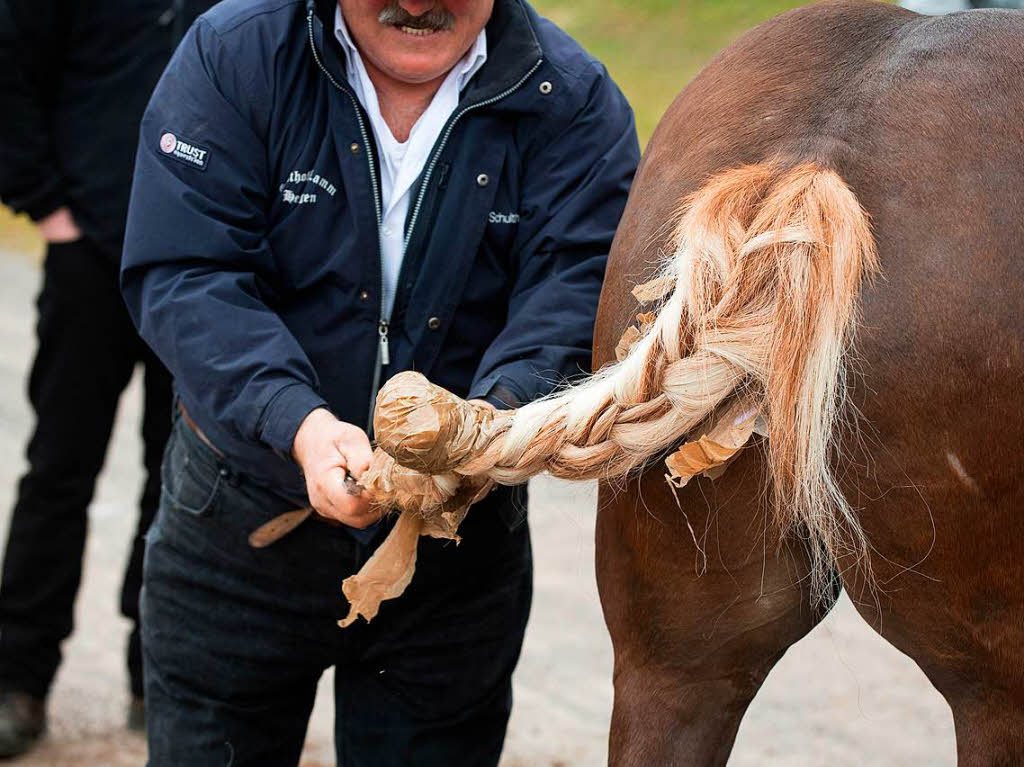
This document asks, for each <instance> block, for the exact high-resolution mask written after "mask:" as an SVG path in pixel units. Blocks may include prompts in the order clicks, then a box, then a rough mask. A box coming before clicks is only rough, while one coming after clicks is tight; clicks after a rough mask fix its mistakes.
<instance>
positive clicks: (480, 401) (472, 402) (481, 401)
mask: <svg viewBox="0 0 1024 767" xmlns="http://www.w3.org/2000/svg"><path fill="white" fill-rule="evenodd" d="M469 404H470V405H478V406H479V407H485V408H487V409H488V410H497V408H496V407H494V405H492V404H491V403H490V402H488V401H487V400H485V399H471V400H470V401H469Z"/></svg>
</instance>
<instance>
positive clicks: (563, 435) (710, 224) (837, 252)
mask: <svg viewBox="0 0 1024 767" xmlns="http://www.w3.org/2000/svg"><path fill="white" fill-rule="evenodd" d="M673 242H674V243H675V251H674V253H673V255H672V256H671V258H670V259H669V260H668V262H667V264H666V266H665V268H664V272H663V273H662V275H661V276H660V277H659V278H658V279H657V280H655V281H653V282H651V283H647V285H646V286H643V287H644V288H647V289H648V291H649V292H651V291H653V293H654V294H655V295H657V294H660V295H661V296H662V301H663V303H662V304H661V306H660V308H659V310H658V312H657V315H656V317H655V316H654V315H638V317H639V318H641V319H646V320H647V322H646V323H643V324H644V328H643V330H642V331H640V332H639V333H636V332H634V334H635V335H638V336H639V337H638V338H637V340H636V341H635V343H634V344H633V346H632V348H631V349H630V351H629V353H628V354H626V356H625V357H624V358H623V359H621V360H620V361H619V362H618V363H617V364H614V365H611V366H608V367H606V368H604V369H603V370H601V371H600V372H598V373H597V374H596V375H594V376H592V377H591V378H589V379H588V380H586V381H585V382H583V383H581V384H579V385H577V386H573V387H571V388H568V389H565V390H562V391H561V392H558V393H556V394H554V395H552V396H550V397H547V398H545V399H542V400H538V401H536V402H534V403H531V404H529V405H526V406H524V407H522V408H520V409H518V410H517V411H514V412H512V413H511V414H509V415H501V414H499V415H498V416H495V417H494V418H493V419H489V420H482V421H479V422H478V423H477V424H476V425H475V426H474V427H472V428H467V426H466V422H467V418H465V417H462V416H460V417H459V418H456V419H454V420H453V421H452V422H451V424H449V426H448V427H445V426H444V425H443V424H442V425H441V426H440V427H439V428H436V429H433V430H430V429H428V430H427V431H432V433H431V434H430V435H429V436H427V437H424V427H423V425H424V423H425V421H424V420H423V419H422V418H421V419H419V420H418V423H419V426H418V427H417V428H414V429H408V430H406V431H405V432H404V436H401V437H396V435H395V434H394V433H391V434H390V435H389V434H388V429H387V428H386V424H385V425H382V424H380V423H378V424H377V426H376V430H377V436H378V439H379V440H380V441H381V444H382V446H383V447H384V449H385V450H386V451H387V452H388V453H389V454H390V455H392V456H393V457H394V458H395V460H397V462H398V463H399V464H402V465H404V466H405V467H408V468H410V469H415V470H416V471H418V472H423V473H425V474H430V475H435V477H434V478H435V479H439V478H440V476H439V475H444V476H447V477H448V478H449V479H450V478H451V477H452V476H453V473H454V475H461V476H463V477H481V478H482V477H486V478H488V479H490V480H494V481H497V482H500V483H503V484H515V483H520V482H524V481H526V480H527V479H528V478H530V477H532V476H534V475H536V474H539V473H542V472H545V471H547V472H550V473H551V474H553V475H555V476H558V477H565V478H569V479H588V478H598V479H606V480H607V479H613V478H615V477H621V476H624V475H625V474H627V473H628V472H630V471H633V470H634V469H637V468H640V467H642V466H643V465H645V464H647V463H649V462H650V461H651V459H652V458H654V457H656V456H658V455H660V454H663V453H664V452H665V451H666V450H667V449H668V448H670V447H672V446H673V445H674V444H676V443H678V442H679V441H680V440H681V439H683V438H685V437H686V436H687V434H691V433H692V432H693V430H694V429H695V428H696V427H698V426H699V425H701V424H702V422H704V421H706V419H708V418H709V416H712V414H713V413H715V412H716V409H717V412H719V413H720V412H721V408H720V407H719V406H720V405H722V403H723V402H724V401H726V400H727V399H730V398H731V397H733V395H738V396H742V397H744V398H747V399H749V400H751V401H753V403H755V407H757V408H758V409H759V410H760V413H761V416H762V417H763V419H764V421H765V423H766V431H767V435H768V440H767V458H768V466H769V469H770V474H771V479H772V486H773V491H772V493H773V500H774V504H773V508H774V513H775V521H776V523H777V527H778V528H779V530H780V531H782V532H785V531H788V530H792V529H794V528H796V529H802V531H803V532H804V534H805V535H809V536H810V539H811V541H812V542H813V544H814V545H811V546H809V551H810V554H811V557H812V565H813V567H812V584H811V587H812V595H814V597H816V598H817V597H820V596H821V595H822V593H823V591H824V589H825V585H826V582H827V578H828V576H829V569H830V567H832V566H833V563H835V562H836V561H839V560H840V559H842V558H843V557H846V556H848V555H850V554H854V555H855V556H857V558H858V559H859V558H860V557H859V555H860V554H862V553H863V552H864V551H865V541H864V537H863V533H862V531H861V528H860V526H859V524H858V522H857V520H856V518H855V516H854V515H853V513H852V510H851V509H850V507H849V505H848V504H847V503H846V501H845V499H844V498H843V495H842V493H841V492H840V490H839V488H838V487H837V484H836V481H835V479H834V476H833V474H832V470H831V462H832V460H834V458H835V455H834V454H833V453H834V443H833V436H834V431H835V428H836V423H837V420H838V418H839V414H840V411H841V405H842V401H843V398H844V393H845V385H844V365H843V363H844V357H845V355H846V353H847V350H848V348H849V345H850V342H851V335H852V332H853V329H854V327H855V325H856V317H857V307H858V295H859V291H860V286H861V283H862V282H863V281H864V278H865V277H868V276H870V275H872V274H873V273H874V272H875V271H876V270H877V256H876V253H875V247H874V242H873V239H872V237H871V233H870V229H869V226H868V220H867V215H866V214H865V212H864V211H863V209H862V208H861V206H860V204H859V203H858V202H857V199H856V197H855V196H854V194H853V192H852V191H851V190H850V189H849V187H847V186H846V184H845V183H844V182H843V180H842V179H841V178H840V177H839V176H838V175H837V174H836V173H835V172H834V171H832V170H829V169H826V168H823V167H821V166H819V165H816V164H813V163H805V164H801V165H797V166H792V165H790V166H788V167H787V166H785V165H783V164H782V163H778V162H766V163H761V164H756V165H749V166H744V167H739V168H734V169H731V170H727V171H725V172H723V173H720V174H718V175H716V176H714V177H712V178H711V179H710V180H709V181H708V183H706V184H705V186H704V187H703V188H701V189H700V190H699V191H698V192H696V193H695V194H693V195H692V196H691V197H689V198H688V199H687V200H686V201H685V202H684V204H683V205H682V207H681V209H680V214H679V220H678V224H677V227H676V230H675V235H674V240H673ZM658 286H660V288H661V289H660V290H659V289H658ZM648 297H650V296H648ZM638 298H641V299H643V296H641V295H639V294H638ZM403 375H405V374H403ZM393 380H394V379H393ZM399 388H400V387H399ZM383 395H384V392H382V396H383ZM463 404H465V403H463ZM415 420H416V419H413V421H415ZM428 420H429V422H430V423H431V424H437V423H438V422H439V421H443V420H444V419H443V418H440V419H437V418H431V419H428ZM410 423H411V422H410ZM382 426H383V428H382Z"/></svg>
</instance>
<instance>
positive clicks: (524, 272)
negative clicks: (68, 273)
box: [122, 0, 639, 498]
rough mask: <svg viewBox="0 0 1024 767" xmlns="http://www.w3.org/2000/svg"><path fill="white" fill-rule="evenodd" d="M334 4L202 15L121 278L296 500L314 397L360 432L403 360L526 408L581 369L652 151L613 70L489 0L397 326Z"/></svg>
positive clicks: (535, 21) (246, 449) (462, 390)
mask: <svg viewBox="0 0 1024 767" xmlns="http://www.w3.org/2000/svg"><path fill="white" fill-rule="evenodd" d="M334 7H335V6H334V0H323V2H320V0H317V5H314V2H313V0H257V1H256V2H253V0H226V2H222V3H220V4H219V5H217V6H215V7H214V8H213V9H212V10H210V11H209V12H207V13H206V14H204V15H203V16H201V17H200V18H199V20H198V21H197V22H196V23H195V24H194V25H193V26H192V28H191V29H190V30H189V32H188V34H187V35H186V36H185V39H184V41H183V42H182V44H181V46H180V47H179V48H178V50H177V52H176V53H175V55H174V57H173V59H172V60H171V63H170V64H169V65H168V67H167V70H166V71H165V72H164V75H163V77H162V78H161V80H160V83H159V85H158V86H157V88H156V91H155V92H154V94H153V96H152V99H151V100H150V103H149V106H148V108H147V110H146V114H145V117H144V118H143V122H142V128H141V133H140V144H139V149H138V154H137V157H136V170H135V182H134V187H133V190H132V199H131V206H130V210H129V215H128V227H127V237H126V243H125V250H124V256H123V266H122V288H123V292H124V296H125V299H126V301H127V304H128V307H129V309H130V311H131V313H132V316H133V318H134V319H135V322H136V324H137V325H138V328H139V331H140V332H141V334H142V336H143V337H144V338H145V339H146V340H147V341H148V342H149V343H150V345H151V346H152V347H153V348H154V349H155V350H156V352H157V353H158V354H159V356H160V357H161V358H162V359H163V361H164V362H165V363H166V364H167V367H168V368H169V369H170V370H171V372H172V373H173V374H174V377H175V380H176V386H177V389H178V393H179V395H180V397H181V399H182V401H183V403H184V404H185V406H186V407H187V408H188V411H189V413H190V414H191V416H192V417H193V418H194V419H195V421H197V422H198V424H199V426H200V427H201V428H202V429H203V430H204V432H205V433H206V435H207V436H208V437H209V438H210V440H211V441H212V442H213V443H214V444H215V445H216V446H217V447H218V448H220V449H221V450H222V451H223V452H224V453H225V454H226V455H227V456H228V457H229V460H231V461H232V462H233V463H235V464H237V465H238V468H239V469H240V470H241V471H243V472H245V473H247V474H249V475H250V476H252V477H253V478H255V479H257V480H261V481H263V482H265V483H267V484H269V485H270V486H272V487H274V488H276V489H277V490H279V491H280V492H281V493H282V494H285V495H287V496H288V497H295V498H301V497H303V496H304V494H305V493H304V482H303V480H302V477H301V475H300V472H299V470H298V467H297V466H296V465H295V464H294V463H293V462H292V461H291V460H290V458H289V457H288V456H289V454H290V451H291V446H292V440H293V438H294V436H295V432H296V431H297V429H298V426H299V424H300V423H301V422H302V420H303V418H304V417H305V416H306V415H307V414H308V413H309V412H310V411H311V410H312V409H314V408H316V407H320V406H326V407H328V408H330V410H331V411H332V412H333V413H334V414H335V415H336V416H337V417H338V418H340V419H341V420H343V421H348V422H350V423H354V424H357V425H359V426H362V427H367V426H368V421H369V416H370V413H371V407H372V401H373V397H374V394H375V392H376V390H377V388H378V386H379V384H381V383H382V382H383V381H384V380H386V379H387V378H388V377H390V376H392V375H394V374H395V373H398V372H400V371H403V370H410V369H412V370H418V371H420V372H422V373H424V374H425V375H427V376H428V377H429V378H431V379H432V380H433V381H435V382H436V383H438V384H440V385H442V386H445V387H447V388H448V389H450V390H452V391H453V392H455V393H457V394H459V395H462V396H470V397H481V398H490V399H491V400H492V401H498V400H500V401H505V402H506V403H507V404H517V403H524V402H528V401H530V400H532V399H535V398H537V397H538V396H541V395H543V394H545V393H547V392H549V391H550V390H551V389H552V388H553V386H554V385H555V384H556V383H557V382H559V381H560V380H563V379H564V377H566V376H570V375H573V374H576V373H579V372H580V371H581V370H586V369H588V367H589V357H590V347H591V335H592V330H593V323H594V315H595V311H596V306H597V300H598V295H599V293H600V288H601V281H602V278H603V272H604V266H605V261H606V257H607V254H608V250H609V248H610V245H611V241H612V236H613V233H614V231H615V227H616V225H617V223H618V220H619V217H620V215H621V214H622V210H623V207H624V206H625V203H626V196H627V193H628V190H629V185H630V182H631V180H632V178H633V173H634V171H635V169H636V164H637V161H638V159H639V148H638V144H637V138H636V131H635V127H634V121H633V116H632V112H631V110H630V108H629V105H628V104H627V103H626V100H625V98H624V97H623V95H622V93H621V92H620V91H619V89H618V88H617V87H616V85H615V84H614V82H612V80H611V78H610V77H609V76H608V74H607V72H606V71H605V69H604V67H602V66H601V65H600V64H599V63H598V62H596V61H595V60H594V59H593V58H591V57H590V56H589V55H588V54H587V53H585V52H584V51H583V50H582V48H580V46H579V45H578V44H577V43H575V42H574V41H573V40H572V39H570V38H569V37H568V36H567V35H566V34H565V33H564V32H562V31H560V30H559V29H558V28H556V27H555V26H554V25H553V24H551V23H550V22H548V21H546V20H545V19H542V18H541V17H540V16H538V15H537V14H536V12H535V11H534V10H533V9H532V8H530V7H529V6H528V5H527V4H526V3H525V2H522V1H521V0H496V2H495V8H494V13H493V15H492V17H491V20H490V21H489V22H488V25H487V38H488V58H487V62H486V64H485V65H484V66H483V67H482V68H481V69H480V70H479V71H478V72H477V74H476V75H475V76H474V77H473V79H472V80H471V81H470V82H469V83H468V84H467V86H466V87H465V89H464V91H463V93H462V94H461V99H460V103H459V107H458V109H457V110H456V112H455V113H454V114H453V116H452V117H451V118H450V119H449V121H448V123H447V125H446V127H445V129H444V130H443V131H442V134H441V137H440V138H439V139H438V142H437V144H436V145H435V147H434V149H433V152H432V154H431V156H430V159H429V161H428V164H427V166H426V168H425V170H424V172H423V174H422V176H421V178H420V179H419V181H418V183H417V185H416V187H414V192H413V195H412V205H411V206H410V211H409V217H408V220H407V224H406V240H407V248H406V255H405V258H404V261H403V264H402V269H401V273H400V276H399V284H398V292H397V298H396V302H395V308H394V310H393V312H392V316H391V317H390V318H382V316H381V307H380V295H381V267H380V254H379V238H378V226H379V219H380V202H379V191H378V187H379V180H378V173H377V158H376V148H375V147H374V145H373V141H372V138H371V132H370V130H369V125H368V118H367V116H366V115H365V113H364V112H363V110H362V108H361V107H360V105H359V103H358V101H357V99H356V97H355V95H354V94H353V93H352V92H351V90H350V89H349V87H348V85H347V78H346V77H345V72H344V55H343V53H342V52H341V51H340V49H339V47H338V45H337V42H336V40H335V38H334V33H333V13H334ZM384 333H386V335H387V341H388V343H387V350H388V357H389V358H390V359H389V364H387V365H382V364H381V363H382V361H383V360H382V354H381V350H382V344H381V340H380V339H381V334H384ZM510 400H511V402H510Z"/></svg>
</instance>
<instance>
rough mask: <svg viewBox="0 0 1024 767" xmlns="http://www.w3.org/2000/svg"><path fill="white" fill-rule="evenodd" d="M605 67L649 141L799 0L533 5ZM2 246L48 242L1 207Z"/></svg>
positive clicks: (604, 0) (549, 1)
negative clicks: (732, 46)
mask: <svg viewBox="0 0 1024 767" xmlns="http://www.w3.org/2000/svg"><path fill="white" fill-rule="evenodd" d="M533 3H534V5H535V6H536V7H537V8H538V10H540V12H541V13H542V14H543V15H545V16H547V17H548V18H550V19H551V20H552V21H554V22H555V23H556V24H558V25H559V26H561V27H563V28H564V29H565V30H566V31H568V32H569V34H571V35H572V36H573V37H575V38H576V39H577V40H579V41H580V43H582V44H583V46H584V47H585V48H586V49H587V50H589V51H590V52H591V53H592V54H594V55H595V56H596V57H597V58H599V59H600V60H601V61H603V62H604V63H605V65H606V66H607V67H608V69H609V71H610V72H611V74H612V77H614V78H615V80H616V82H618V83H619V85H620V86H621V87H622V90H623V91H624V92H625V94H626V98H628V99H629V102H630V103H631V104H632V105H633V109H634V111H635V112H636V118H637V130H638V132H639V134H640V142H641V144H645V143H646V142H647V139H648V138H649V137H650V135H651V131H653V130H654V126H655V125H656V124H657V122H658V120H659V118H660V117H661V115H662V113H663V112H664V111H665V108H666V107H667V106H668V105H669V103H670V102H671V101H672V99H673V98H674V97H675V95H676V94H677V93H678V92H679V91H680V90H681V89H682V87H683V86H684V85H685V84H686V83H687V82H689V80H690V79H691V78H692V77H693V76H694V75H695V74H697V72H698V71H699V70H700V68H701V67H703V66H704V65H705V64H706V63H707V62H708V61H710V60H711V58H712V57H713V56H714V55H715V54H716V53H717V52H718V51H720V50H721V49H722V48H723V47H725V46H726V45H728V44H729V43H730V42H731V41H732V40H734V39H735V38H736V37H737V36H738V35H739V34H741V33H742V32H744V31H746V30H747V29H749V28H750V27H753V26H754V25H756V24H758V23H760V22H762V21H764V20H765V19H767V18H769V17H770V16H774V15H775V14H777V13H781V12H782V11H785V10H788V9H790V8H794V7H796V6H798V5H802V4H803V3H801V2H799V1H797V0H533ZM0 246H2V249H3V250H17V251H21V252H25V253H29V254H39V253H41V252H42V242H41V240H40V239H39V238H38V236H37V235H36V234H35V231H34V230H33V228H32V227H31V225H30V224H29V223H28V222H27V220H26V219H25V218H24V217H18V218H15V217H14V216H12V215H11V213H10V212H9V211H7V210H6V209H4V208H2V207H0Z"/></svg>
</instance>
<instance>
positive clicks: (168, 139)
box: [160, 131, 210, 170]
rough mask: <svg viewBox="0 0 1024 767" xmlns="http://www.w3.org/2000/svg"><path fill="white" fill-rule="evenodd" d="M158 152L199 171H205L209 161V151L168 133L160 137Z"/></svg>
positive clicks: (165, 132)
mask: <svg viewBox="0 0 1024 767" xmlns="http://www.w3.org/2000/svg"><path fill="white" fill-rule="evenodd" d="M160 151H161V152H163V153H164V154H165V155H167V156H168V157H171V158H173V159H175V160H177V161H178V162H181V163H184V164H185V165H189V166H191V167H193V168H198V169H199V170H206V164H207V162H209V159H210V150H209V149H207V148H206V147H204V146H200V145H199V144H196V143H195V142H193V141H186V140H185V139H183V138H181V137H180V136H176V135H175V134H173V133H171V132H170V131H164V132H163V133H162V134H161V135H160Z"/></svg>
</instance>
